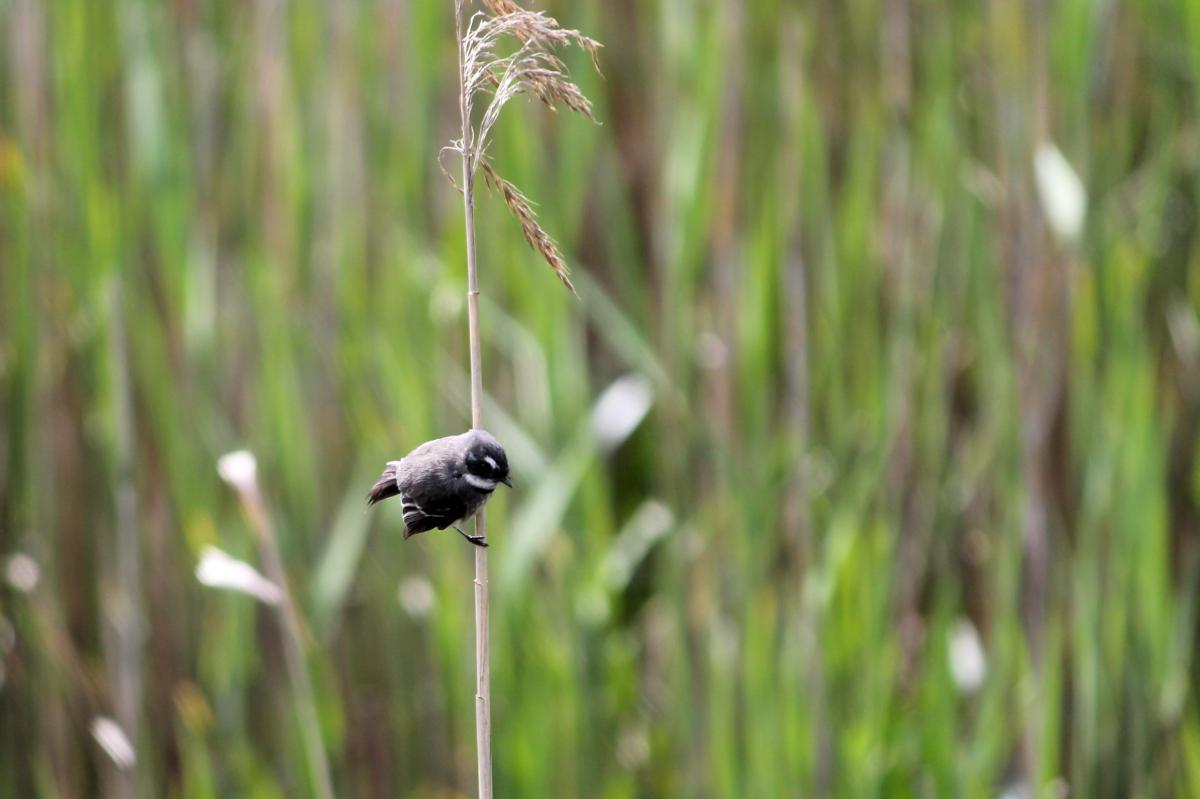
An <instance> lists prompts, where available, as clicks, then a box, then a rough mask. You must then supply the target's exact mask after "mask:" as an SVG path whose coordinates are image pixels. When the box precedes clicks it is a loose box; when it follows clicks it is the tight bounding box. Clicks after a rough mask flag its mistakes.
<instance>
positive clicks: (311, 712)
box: [242, 487, 334, 799]
mask: <svg viewBox="0 0 1200 799" xmlns="http://www.w3.org/2000/svg"><path fill="white" fill-rule="evenodd" d="M242 503H243V506H244V507H245V509H246V514H247V515H248V516H249V517H250V524H251V527H252V528H253V529H254V532H255V534H256V535H257V536H258V546H259V550H260V552H261V553H262V560H263V569H264V571H266V573H267V577H268V578H270V580H271V581H272V582H274V583H275V584H276V585H277V586H279V590H280V591H281V592H282V594H283V600H282V601H281V602H280V605H279V616H280V625H281V627H282V628H283V656H284V662H285V663H286V664H287V670H288V677H289V679H290V680H291V682H292V691H293V693H294V695H295V698H296V714H297V716H299V719H300V735H301V737H302V739H303V741H304V748H305V754H306V755H307V759H308V771H309V779H310V780H311V781H312V790H313V794H314V795H315V796H317V797H318V799H334V792H333V780H332V778H331V777H330V773H329V761H328V759H327V758H326V755H325V744H324V742H323V740H322V738H321V722H320V718H319V717H318V715H317V700H316V693H315V692H314V691H313V685H312V678H311V677H310V676H309V673H308V663H307V660H306V655H305V653H304V625H303V623H302V622H301V620H300V611H299V610H298V609H297V608H296V602H295V598H294V597H293V596H292V591H291V588H289V586H288V579H287V573H286V572H285V571H284V569H283V556H282V555H281V554H280V552H279V542H278V540H277V539H276V537H275V525H274V524H273V523H272V521H271V517H270V516H269V515H268V514H267V509H266V505H265V504H264V503H263V500H262V496H261V494H260V493H259V491H258V488H257V487H255V488H254V489H253V490H251V491H249V492H246V493H243V494H242Z"/></svg>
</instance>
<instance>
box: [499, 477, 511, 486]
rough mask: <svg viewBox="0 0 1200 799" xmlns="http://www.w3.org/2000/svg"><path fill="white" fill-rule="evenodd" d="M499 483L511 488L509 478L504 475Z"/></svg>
mask: <svg viewBox="0 0 1200 799" xmlns="http://www.w3.org/2000/svg"><path fill="white" fill-rule="evenodd" d="M500 482H501V483H504V484H505V485H506V486H508V487H509V488H512V480H511V479H509V476H508V475H504V479H503V480H501V481H500Z"/></svg>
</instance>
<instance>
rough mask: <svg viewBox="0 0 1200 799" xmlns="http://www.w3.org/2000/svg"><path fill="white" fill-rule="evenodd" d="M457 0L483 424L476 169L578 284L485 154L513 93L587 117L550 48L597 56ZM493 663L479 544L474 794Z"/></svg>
mask: <svg viewBox="0 0 1200 799" xmlns="http://www.w3.org/2000/svg"><path fill="white" fill-rule="evenodd" d="M464 2H465V0H455V2H454V32H455V36H456V37H457V40H458V109H459V115H460V117H461V121H462V139H461V140H460V141H459V142H457V144H452V145H451V146H450V148H449V149H451V150H457V151H458V153H459V155H460V156H461V157H462V186H461V190H462V195H463V222H464V224H465V225H466V246H467V327H468V335H469V338H470V345H469V346H470V353H471V355H470V358H471V426H472V427H476V428H480V427H482V426H483V365H482V362H481V361H482V357H481V355H480V337H479V263H478V258H477V257H476V251H475V171H476V170H477V169H479V168H482V169H483V174H484V179H485V180H486V181H487V184H488V186H489V187H490V188H491V189H492V190H493V191H495V192H496V193H497V194H499V195H500V196H501V197H502V198H503V200H504V203H505V205H506V206H508V209H509V211H510V212H511V213H512V214H513V216H515V217H516V218H517V221H518V222H520V224H521V232H522V234H523V235H524V236H525V241H526V242H528V244H529V246H530V247H532V248H533V249H534V250H535V251H536V252H538V253H539V254H540V255H541V256H542V258H543V259H544V260H545V261H546V263H547V264H548V265H549V266H550V268H551V269H552V270H554V274H555V276H556V277H558V279H559V280H560V281H561V282H562V284H563V285H564V286H566V287H567V288H568V289H570V290H571V291H572V292H574V291H575V287H574V286H573V285H572V284H571V279H570V278H569V277H568V270H567V264H566V261H565V260H564V259H563V257H562V253H561V252H560V251H559V248H558V244H557V243H556V242H555V241H554V239H552V238H551V237H550V235H549V234H548V233H546V231H545V230H544V229H543V228H542V226H541V224H539V222H538V220H537V214H536V213H535V212H534V210H533V205H532V203H531V202H530V201H529V199H528V198H527V197H526V196H525V195H524V194H523V193H522V192H521V191H520V190H519V189H518V188H517V187H516V186H514V185H513V184H512V183H510V182H509V181H507V180H505V179H504V178H503V177H501V176H500V174H499V173H498V172H497V171H496V169H495V167H493V166H492V165H491V164H490V163H489V162H488V158H487V155H486V152H487V146H488V142H489V140H490V137H491V132H492V128H493V126H494V125H495V123H496V120H497V119H498V118H499V115H500V110H501V109H502V108H503V107H504V105H505V104H506V103H507V102H508V101H509V100H511V99H513V98H514V97H516V96H517V95H520V94H528V95H532V96H534V97H536V98H537V99H538V100H540V101H541V102H542V103H543V104H544V105H546V106H547V107H548V108H550V109H554V108H555V107H556V106H557V105H560V104H561V105H565V106H566V107H567V108H569V109H571V110H572V111H575V112H576V113H579V114H582V115H584V116H586V117H588V118H589V119H593V120H594V117H593V116H592V104H591V101H589V100H588V99H587V97H585V96H584V94H583V92H581V91H580V90H579V87H578V86H576V85H575V84H574V83H572V82H571V81H570V80H569V79H568V77H567V70H566V65H565V64H564V63H563V62H562V61H561V60H559V58H558V57H557V56H556V55H555V53H554V50H555V49H557V48H560V47H564V46H566V45H571V44H575V45H578V46H579V47H581V48H583V49H584V50H586V51H587V52H588V54H589V55H591V57H592V63H593V64H595V63H596V50H597V49H598V48H599V47H600V45H599V43H597V42H595V41H593V40H592V39H589V38H588V37H586V36H584V35H583V34H581V33H579V31H575V30H568V29H564V28H560V27H559V26H558V22H557V21H556V20H554V19H553V18H552V17H549V16H547V15H545V14H543V13H541V12H532V11H526V10H525V9H523V8H521V7H520V6H518V5H516V3H513V2H512V1H511V0H484V5H485V6H486V7H487V10H488V13H480V14H477V15H475V16H473V17H472V18H471V21H470V24H469V25H468V26H466V27H464V25H463V4H464ZM505 38H510V39H512V40H515V42H516V43H517V48H516V50H515V51H514V52H513V53H512V54H511V55H507V56H501V55H499V54H498V52H497V46H498V44H499V42H500V40H501V39H505ZM476 94H482V95H484V96H485V97H486V98H487V100H488V102H487V106H486V108H485V109H484V111H483V114H482V115H481V117H480V120H479V125H478V127H477V128H476V127H475V126H473V125H472V119H471V110H472V101H473V100H474V97H475V95H476ZM475 534H476V535H477V536H480V537H486V535H487V525H486V520H485V517H484V512H483V510H482V509H481V510H480V511H479V513H477V514H476V516H475ZM490 682H491V667H490V662H489V652H488V558H487V550H486V549H485V548H484V547H476V549H475V745H476V749H477V760H478V769H479V796H480V797H481V799H483V798H484V797H491V795H492V717H491V686H490Z"/></svg>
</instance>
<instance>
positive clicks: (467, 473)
mask: <svg viewBox="0 0 1200 799" xmlns="http://www.w3.org/2000/svg"><path fill="white" fill-rule="evenodd" d="M501 483H503V484H504V485H506V486H508V487H509V488H512V481H510V480H509V479H508V456H507V455H505V454H504V447H502V446H500V442H499V441H497V440H496V439H495V438H494V437H493V436H492V434H491V433H489V432H487V431H486V430H468V431H467V432H465V433H462V434H460V435H457V436H446V437H445V438H435V439H434V440H433V441H426V442H425V443H424V444H422V445H421V446H419V447H417V448H416V449H414V450H413V451H412V452H410V453H408V454H407V455H405V456H404V457H403V458H401V459H400V460H398V461H389V462H388V465H387V468H386V469H384V470H383V475H382V476H381V477H380V478H379V480H378V481H376V483H375V485H374V486H372V487H371V493H370V494H368V495H367V504H368V505H374V504H375V503H376V502H382V501H383V500H385V499H387V498H388V497H395V496H398V497H400V501H401V503H403V509H404V538H405V539H407V538H408V537H409V536H412V535H416V534H417V533H423V532H425V531H426V530H432V529H434V528H437V529H438V530H445V529H446V528H447V527H453V528H454V529H455V530H458V533H459V535H461V536H462V537H463V538H465V539H467V540H468V541H470V542H471V543H472V544H474V545H475V546H477V547H486V546H487V541H486V540H484V537H483V536H481V535H467V534H466V533H464V532H463V531H462V530H459V529H458V524H459V523H460V522H462V521H464V520H466V519H469V518H471V517H472V516H474V515H475V514H476V513H477V512H478V511H479V509H480V508H482V507H483V505H484V503H485V502H487V501H488V500H489V499H491V496H492V492H493V491H495V490H496V486H498V485H500V484H501Z"/></svg>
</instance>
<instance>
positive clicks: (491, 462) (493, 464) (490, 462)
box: [483, 455, 500, 469]
mask: <svg viewBox="0 0 1200 799" xmlns="http://www.w3.org/2000/svg"><path fill="white" fill-rule="evenodd" d="M483 459H484V460H485V461H487V462H488V466H491V467H492V468H493V469H499V468H500V467H499V466H497V465H496V460H495V458H493V457H492V456H491V455H484V456H483Z"/></svg>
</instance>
